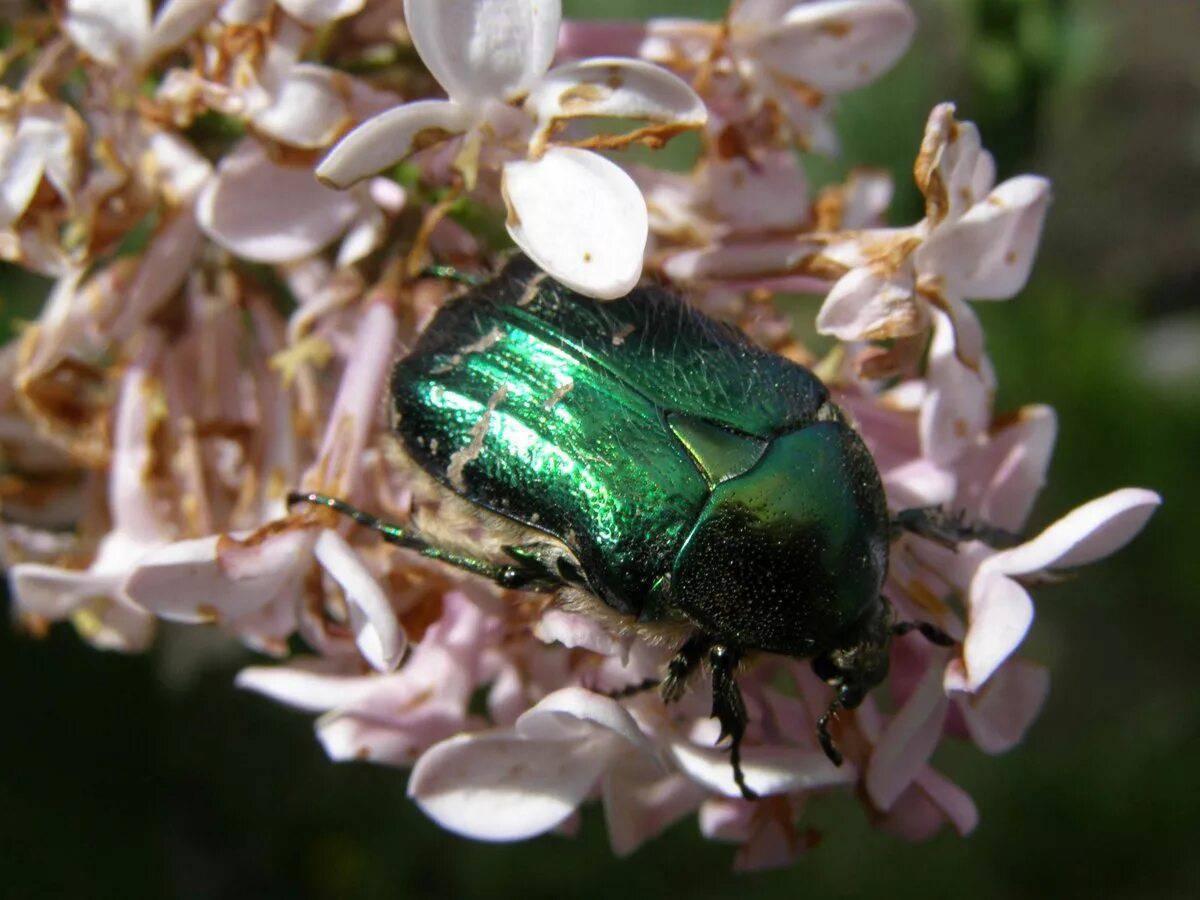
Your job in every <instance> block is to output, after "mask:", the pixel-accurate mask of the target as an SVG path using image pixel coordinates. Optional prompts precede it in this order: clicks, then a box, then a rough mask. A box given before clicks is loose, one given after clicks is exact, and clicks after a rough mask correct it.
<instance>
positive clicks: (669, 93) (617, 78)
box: [525, 57, 708, 136]
mask: <svg viewBox="0 0 1200 900" xmlns="http://www.w3.org/2000/svg"><path fill="white" fill-rule="evenodd" d="M525 108H526V109H527V110H528V111H529V112H530V113H531V114H532V115H533V116H534V117H535V118H536V119H537V120H538V121H539V122H540V123H541V126H542V129H543V130H544V131H548V130H549V129H551V128H553V126H554V123H555V122H558V121H561V120H565V119H577V118H582V117H592V116H596V117H615V118H623V119H637V120H638V121H642V122H652V123H655V124H658V125H662V126H668V128H669V133H674V131H675V130H677V129H681V128H698V127H700V126H702V125H703V124H704V123H705V121H707V119H708V111H707V109H705V106H704V101H703V100H701V99H700V97H699V95H698V94H697V93H696V92H695V91H693V90H692V88H691V87H690V86H689V85H688V84H687V83H686V82H685V81H683V80H682V79H681V78H679V77H678V76H676V75H673V74H671V73H670V72H668V71H667V70H666V69H663V68H660V67H659V66H656V65H654V64H653V63H648V62H642V61H641V60H635V59H622V58H620V57H598V58H595V59H586V60H583V61H581V62H574V63H567V64H566V65H562V66H558V67H557V68H554V69H551V70H550V71H549V72H547V73H546V77H545V78H543V79H542V80H541V81H539V82H538V83H537V85H536V86H535V87H534V88H533V90H532V92H531V93H530V94H529V98H528V99H527V100H526V101H525ZM664 133H666V134H667V136H669V133H667V132H664Z"/></svg>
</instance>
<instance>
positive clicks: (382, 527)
mask: <svg viewBox="0 0 1200 900" xmlns="http://www.w3.org/2000/svg"><path fill="white" fill-rule="evenodd" d="M287 502H288V506H294V505H296V504H297V503H308V504H311V505H313V506H324V507H325V508H326V509H332V510H333V511H334V512H336V513H339V514H341V515H343V516H346V517H348V518H350V519H353V520H354V521H355V522H357V523H358V524H359V525H362V526H364V527H365V528H370V529H372V530H373V531H377V532H379V534H380V535H381V536H382V537H383V539H384V540H385V541H387V543H389V544H395V545H396V546H397V547H405V548H407V549H409V550H415V551H416V552H417V553H420V554H421V555H422V556H427V557H429V558H430V559H436V560H438V561H439V562H444V563H447V564H449V565H452V566H456V567H457V568H459V569H463V570H465V571H467V572H470V573H471V574H473V575H480V576H482V577H484V578H487V579H489V580H491V581H494V582H495V583H496V584H498V585H499V586H500V587H503V588H512V589H514V590H526V591H543V592H551V591H555V590H557V589H558V588H559V587H560V586H561V585H560V584H559V583H558V582H551V581H547V580H545V579H544V578H542V576H541V573H539V572H536V571H531V570H530V569H527V568H524V567H522V566H504V565H497V564H496V563H492V562H488V561H487V560H483V559H476V558H475V557H473V556H464V555H462V554H460V553H453V552H451V551H449V550H444V549H442V548H441V547H435V546H434V545H433V544H430V543H429V542H428V541H426V540H424V539H423V538H422V537H421V536H420V535H419V534H418V533H417V532H415V531H412V530H410V529H408V528H404V527H403V526H400V525H396V524H393V523H391V522H385V521H383V520H382V519H380V518H378V517H376V516H373V515H371V514H370V513H365V512H363V511H362V510H361V509H358V508H356V507H354V506H351V505H350V504H349V503H347V502H346V501H345V500H339V499H338V498H337V497H327V496H325V495H324V494H313V493H300V492H296V491H293V492H292V493H290V494H288V497H287Z"/></svg>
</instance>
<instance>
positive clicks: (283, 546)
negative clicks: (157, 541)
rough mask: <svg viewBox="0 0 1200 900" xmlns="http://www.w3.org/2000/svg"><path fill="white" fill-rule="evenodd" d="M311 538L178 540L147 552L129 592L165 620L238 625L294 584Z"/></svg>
mask: <svg viewBox="0 0 1200 900" xmlns="http://www.w3.org/2000/svg"><path fill="white" fill-rule="evenodd" d="M310 540H311V535H309V534H308V533H307V532H305V531H289V532H282V533H279V534H275V535H271V536H269V537H268V538H266V539H265V540H262V541H260V542H259V543H258V544H256V545H253V546H247V545H238V544H236V542H233V541H232V540H231V539H229V538H226V537H224V536H221V535H210V536H209V537H203V538H195V539H192V540H186V541H178V542H176V543H174V544H168V545H166V546H165V547H162V548H159V549H157V550H152V551H151V552H150V553H148V554H147V555H146V556H144V557H143V558H142V559H141V560H140V562H139V563H138V565H137V566H136V568H134V570H133V572H132V573H131V574H130V577H129V579H128V580H127V581H126V583H125V591H126V593H127V594H128V595H129V596H130V598H132V599H133V601H134V602H135V603H137V604H138V605H140V606H143V607H145V608H146V609H148V610H150V611H151V612H153V613H155V614H156V615H158V616H161V617H162V618H164V619H169V620H171V621H176V622H187V623H190V624H196V623H203V622H213V621H217V622H224V623H228V624H230V625H231V626H234V627H235V628H236V627H237V625H238V623H239V622H240V621H241V620H243V619H246V618H253V617H254V616H255V615H257V614H258V613H259V611H260V610H262V609H263V608H264V607H266V606H268V605H269V604H270V603H271V602H272V601H273V600H274V599H275V598H276V596H277V595H279V594H280V593H281V592H282V591H283V590H284V588H285V587H288V586H290V585H292V584H294V583H295V579H296V578H297V577H298V570H299V565H298V564H299V563H301V562H303V561H304V559H305V557H306V555H307V543H308V541H310ZM223 545H224V546H223ZM271 636H272V637H279V635H271Z"/></svg>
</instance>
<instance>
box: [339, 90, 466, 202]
mask: <svg viewBox="0 0 1200 900" xmlns="http://www.w3.org/2000/svg"><path fill="white" fill-rule="evenodd" d="M470 122H471V117H470V115H469V114H468V112H467V111H466V109H465V108H463V107H462V106H459V105H458V104H457V103H450V102H447V101H445V100H419V101H417V102H416V103H405V104H404V105H403V106H397V107H395V108H394V109H389V110H388V111H387V112H383V113H380V114H379V115H377V116H375V117H374V118H371V119H367V121H365V122H363V123H362V124H361V125H359V126H358V127H357V128H355V129H354V130H353V131H351V132H350V133H349V134H348V135H346V136H345V137H344V138H342V139H341V140H340V141H339V142H338V143H337V145H336V146H335V147H334V148H333V149H332V150H330V151H329V153H328V155H327V156H326V157H325V158H324V159H323V160H321V164H320V165H319V166H317V178H319V179H320V180H321V181H323V182H325V183H326V184H328V185H331V186H332V187H337V188H346V187H349V186H350V185H352V184H354V182H356V181H359V180H361V179H363V178H366V177H367V176H368V175H374V174H375V173H376V172H380V171H382V170H383V169H386V168H388V167H389V166H392V165H395V164H396V163H398V162H400V161H401V160H403V159H404V158H405V157H407V156H408V155H409V154H410V153H414V152H416V151H417V150H420V149H422V148H423V147H427V146H429V145H430V144H431V143H436V142H437V141H440V140H444V139H445V138H448V137H450V136H452V135H455V134H459V133H461V132H463V131H464V130H466V128H467V127H468V126H469V124H470Z"/></svg>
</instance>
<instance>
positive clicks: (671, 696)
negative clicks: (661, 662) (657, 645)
mask: <svg viewBox="0 0 1200 900" xmlns="http://www.w3.org/2000/svg"><path fill="white" fill-rule="evenodd" d="M711 646H712V639H711V638H709V637H706V636H705V635H702V634H693V635H692V636H691V637H690V638H688V639H687V640H686V641H684V642H683V646H682V647H680V648H679V651H678V652H677V653H676V654H675V655H674V656H673V657H671V661H670V662H669V663H667V675H666V677H665V678H663V680H662V690H661V693H662V698H663V702H664V703H674V702H675V701H676V700H678V699H679V698H680V697H682V696H683V689H684V688H685V687H687V681H688V679H689V678H691V676H692V673H693V672H695V671H696V667H697V666H699V665H700V660H702V659H703V658H704V654H705V653H707V652H708V648H709V647H711Z"/></svg>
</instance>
